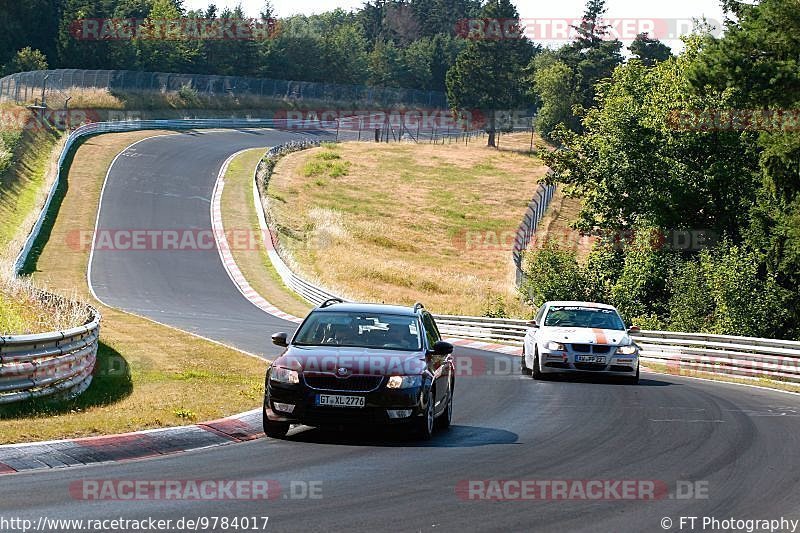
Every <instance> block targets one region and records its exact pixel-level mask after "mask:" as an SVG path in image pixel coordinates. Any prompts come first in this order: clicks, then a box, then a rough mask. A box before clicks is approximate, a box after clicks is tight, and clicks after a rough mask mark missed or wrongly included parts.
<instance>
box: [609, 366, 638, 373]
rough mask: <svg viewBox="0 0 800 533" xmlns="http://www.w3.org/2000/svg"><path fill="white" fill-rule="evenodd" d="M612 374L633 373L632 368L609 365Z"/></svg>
mask: <svg viewBox="0 0 800 533" xmlns="http://www.w3.org/2000/svg"><path fill="white" fill-rule="evenodd" d="M611 371H612V372H633V368H631V367H629V366H625V365H611Z"/></svg>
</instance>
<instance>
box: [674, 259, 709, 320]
mask: <svg viewBox="0 0 800 533" xmlns="http://www.w3.org/2000/svg"><path fill="white" fill-rule="evenodd" d="M669 290H670V293H671V294H670V299H669V328H670V329H672V330H675V331H689V332H696V331H703V332H709V331H711V330H712V329H713V327H712V326H713V323H714V300H713V298H712V297H711V292H710V290H709V287H708V283H707V280H706V275H705V272H704V271H703V266H702V265H701V264H700V261H686V262H685V263H684V264H683V265H682V266H681V267H679V268H678V269H677V270H676V271H675V273H674V274H673V276H672V277H671V278H670V280H669Z"/></svg>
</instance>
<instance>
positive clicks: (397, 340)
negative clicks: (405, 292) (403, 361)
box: [293, 311, 422, 350]
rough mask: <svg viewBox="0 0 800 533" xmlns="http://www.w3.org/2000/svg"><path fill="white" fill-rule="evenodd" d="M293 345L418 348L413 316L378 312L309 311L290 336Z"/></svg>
mask: <svg viewBox="0 0 800 533" xmlns="http://www.w3.org/2000/svg"><path fill="white" fill-rule="evenodd" d="M293 344H295V345H297V346H352V347H359V348H381V349H386V350H420V349H421V346H422V344H421V341H420V334H419V328H418V326H417V317H415V316H410V315H392V314H380V313H356V312H336V311H324V312H316V313H312V314H311V315H310V316H309V317H308V318H307V319H306V321H305V322H304V323H303V325H302V326H301V327H300V330H299V331H298V332H297V335H296V336H295V338H294V342H293Z"/></svg>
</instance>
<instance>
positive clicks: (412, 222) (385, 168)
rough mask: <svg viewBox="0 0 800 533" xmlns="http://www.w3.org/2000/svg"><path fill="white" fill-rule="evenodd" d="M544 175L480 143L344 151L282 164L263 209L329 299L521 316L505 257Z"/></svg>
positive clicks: (301, 155) (363, 146) (532, 164)
mask: <svg viewBox="0 0 800 533" xmlns="http://www.w3.org/2000/svg"><path fill="white" fill-rule="evenodd" d="M522 135H529V134H522ZM513 138H514V137H513V136H510V135H509V136H506V137H505V139H506V140H509V139H513ZM507 144H508V145H509V146H512V147H513V146H514V145H513V144H512V143H510V142H509V143H507ZM545 172H546V167H545V166H544V165H543V164H542V162H541V160H539V159H538V158H537V157H535V156H532V155H530V154H527V153H523V152H522V150H521V149H517V148H514V149H509V150H495V149H491V148H487V147H486V146H483V145H482V143H480V142H472V143H469V144H458V143H455V144H446V145H430V144H418V145H417V144H382V145H375V144H367V143H344V144H341V145H330V146H325V147H321V148H315V149H311V150H306V151H303V152H297V153H294V154H290V155H289V156H287V157H285V158H284V159H282V160H281V161H280V162H279V164H278V166H277V168H276V171H275V173H274V175H273V177H272V180H271V182H270V186H269V190H268V201H269V204H270V208H271V210H272V212H273V215H274V216H275V219H276V222H277V225H278V230H279V233H280V238H281V242H282V244H283V245H284V247H285V248H286V249H287V250H289V251H290V253H291V255H292V258H293V262H294V263H296V264H297V265H298V268H299V269H300V271H301V272H300V273H302V274H303V275H305V276H306V277H308V278H310V279H311V280H315V281H317V282H319V283H321V284H322V285H323V286H326V287H328V288H329V289H331V290H332V291H334V292H339V293H341V294H342V295H344V296H347V297H349V298H352V299H356V300H366V301H377V302H382V301H383V302H392V303H401V304H413V303H414V302H415V301H422V302H424V303H425V304H426V305H427V306H428V307H429V308H430V309H431V310H432V311H434V312H437V313H452V314H472V315H484V314H487V312H491V313H496V314H506V315H508V316H526V315H527V314H528V313H529V310H528V309H527V308H526V306H524V304H522V303H521V302H519V299H518V297H517V295H516V291H515V289H514V285H513V265H512V263H511V247H512V245H513V236H514V233H515V231H516V228H517V226H518V224H519V222H520V220H521V219H522V216H523V214H524V212H525V208H526V206H527V203H528V200H529V197H530V195H531V194H532V191H534V190H535V188H536V186H537V183H538V181H539V179H540V178H541V177H542V176H543V175H544V173H545Z"/></svg>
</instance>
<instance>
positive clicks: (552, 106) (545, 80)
mask: <svg viewBox="0 0 800 533" xmlns="http://www.w3.org/2000/svg"><path fill="white" fill-rule="evenodd" d="M532 68H533V76H532V81H533V91H534V93H535V95H536V97H538V99H539V109H538V112H537V114H536V129H537V130H538V131H539V132H541V135H542V136H543V137H544V138H545V139H548V140H550V141H552V140H553V139H552V137H551V135H550V134H551V132H553V131H555V130H556V128H557V127H558V126H559V125H562V124H563V125H565V126H566V127H567V128H569V129H572V130H574V129H576V128H577V125H576V124H575V122H576V119H575V116H574V115H573V114H572V106H573V105H575V104H576V103H577V102H576V100H575V98H574V97H573V95H574V87H575V80H574V75H573V72H572V69H570V68H569V66H567V65H566V63H564V62H563V61H560V60H558V59H557V58H556V56H555V54H553V53H552V52H544V53H542V54H539V55H538V56H536V57H535V58H534V59H533V63H532Z"/></svg>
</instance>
